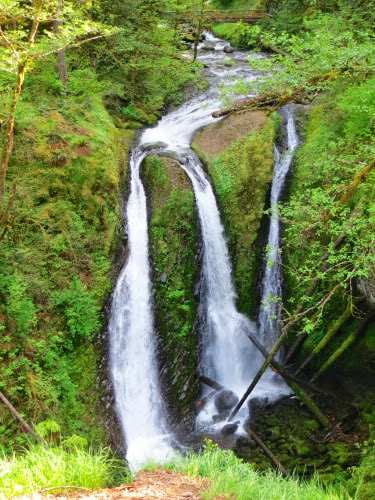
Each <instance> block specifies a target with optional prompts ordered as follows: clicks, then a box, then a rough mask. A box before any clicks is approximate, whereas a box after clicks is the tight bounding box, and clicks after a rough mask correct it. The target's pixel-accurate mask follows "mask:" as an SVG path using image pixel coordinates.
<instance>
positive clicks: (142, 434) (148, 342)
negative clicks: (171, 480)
mask: <svg viewBox="0 0 375 500" xmlns="http://www.w3.org/2000/svg"><path fill="white" fill-rule="evenodd" d="M144 157H145V153H142V151H141V149H140V148H134V149H133V152H132V155H131V158H130V162H129V165H130V175H131V180H130V195H129V200H128V203H127V208H126V213H127V232H128V240H129V258H128V261H127V263H126V265H125V266H124V268H123V269H122V271H121V274H120V277H119V279H118V281H117V284H116V288H115V292H114V295H113V301H112V314H111V318H110V323H109V333H110V369H111V375H112V381H113V388H114V392H115V399H116V407H117V412H118V415H119V417H120V422H121V425H122V428H123V432H124V435H125V439H126V444H127V454H126V458H127V460H128V463H129V466H130V468H131V469H132V470H137V469H138V468H139V467H140V466H141V465H142V464H143V463H145V462H146V461H151V460H152V461H156V462H163V461H165V460H166V459H167V458H168V456H170V455H171V453H172V450H171V447H170V445H169V440H168V434H169V431H168V426H167V420H166V415H165V409H164V404H163V399H162V396H161V391H160V387H159V381H158V380H159V376H158V371H157V366H156V355H155V340H154V336H155V335H154V326H153V317H152V308H151V283H150V269H149V257H148V233H147V207H146V195H145V191H144V188H143V185H142V182H141V180H140V177H139V169H140V166H141V164H142V161H143V159H144Z"/></svg>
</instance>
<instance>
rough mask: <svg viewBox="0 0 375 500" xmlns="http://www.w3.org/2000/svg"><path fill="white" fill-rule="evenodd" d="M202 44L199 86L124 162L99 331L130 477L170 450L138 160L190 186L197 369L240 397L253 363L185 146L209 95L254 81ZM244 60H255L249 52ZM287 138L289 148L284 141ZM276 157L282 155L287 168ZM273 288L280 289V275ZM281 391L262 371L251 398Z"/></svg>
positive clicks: (216, 219)
mask: <svg viewBox="0 0 375 500" xmlns="http://www.w3.org/2000/svg"><path fill="white" fill-rule="evenodd" d="M210 43H212V44H214V46H215V48H216V49H217V50H214V51H212V52H209V53H208V52H207V51H205V53H203V51H202V52H200V56H199V60H200V61H201V62H203V63H204V64H205V65H206V66H207V67H208V68H209V73H208V75H207V78H208V80H209V83H210V86H209V88H208V89H207V90H206V91H205V92H204V93H202V94H200V95H199V96H198V97H195V98H193V99H191V100H190V101H189V102H187V103H185V104H183V105H182V106H180V107H179V108H177V109H175V110H173V111H171V112H170V113H168V114H167V115H165V116H164V117H163V118H162V119H161V120H160V121H159V122H158V124H157V125H156V126H155V127H153V128H148V129H146V130H145V131H144V132H143V133H142V135H141V136H140V138H139V140H138V142H137V144H136V145H135V146H134V147H133V149H132V151H131V156H130V195H129V199H128V202H127V206H126V231H127V235H128V245H129V256H128V259H127V262H126V263H125V265H124V267H123V269H122V271H121V273H120V276H119V278H118V280H117V284H116V288H115V291H114V294H113V299H112V309H111V317H110V322H109V334H110V372H111V376H112V382H113V388H114V393H115V401H116V410H117V414H118V417H119V421H120V423H121V426H122V431H123V435H124V439H125V445H126V450H127V454H126V458H127V461H128V463H129V466H130V468H131V469H132V470H133V471H136V470H137V469H139V468H140V467H141V465H142V464H144V463H145V462H147V461H154V462H155V461H156V462H163V461H166V460H167V459H168V458H170V457H171V456H172V455H173V453H174V448H175V447H174V444H173V443H174V441H173V436H172V434H171V431H170V429H169V426H168V416H167V415H166V409H165V405H164V402H163V395H162V390H161V387H160V383H159V371H158V363H157V356H156V338H155V337H156V335H155V328H154V320H153V312H152V284H151V277H150V264H149V251H148V244H149V242H148V223H147V203H146V194H145V190H144V187H143V185H142V181H141V178H140V169H141V166H142V162H143V160H144V158H145V157H146V156H147V155H149V154H151V153H157V154H160V155H163V156H172V157H173V158H175V159H176V160H177V161H178V162H179V164H180V165H181V168H183V169H184V170H185V172H186V173H187V175H188V176H189V179H190V181H191V184H192V186H193V189H194V194H195V200H196V206H197V213H198V215H199V220H200V228H201V233H202V234H201V236H202V247H203V248H202V263H201V265H202V270H201V273H202V276H201V286H200V298H199V314H200V318H201V322H200V323H201V325H200V329H201V331H200V334H201V338H202V357H201V360H200V371H201V372H202V373H204V375H206V376H208V377H211V378H213V379H215V380H216V381H217V382H219V383H220V384H221V385H223V386H224V387H225V388H227V389H229V390H231V391H233V392H234V393H235V394H236V395H237V396H238V397H241V395H242V393H243V392H244V391H245V389H246V387H247V386H248V385H249V384H250V382H251V380H252V377H253V376H254V375H255V373H256V372H257V370H258V368H259V367H260V365H261V363H262V361H263V358H262V356H261V355H260V354H259V352H258V351H257V350H256V348H255V347H254V346H253V345H252V344H251V342H250V341H249V340H248V338H247V337H246V335H245V334H244V332H243V329H244V328H249V329H251V330H252V331H253V332H256V331H257V326H256V325H255V324H254V323H252V322H251V321H250V320H249V319H248V318H246V317H245V316H243V315H241V314H240V313H239V312H238V311H237V309H236V292H235V289H234V285H233V281H232V270H231V264H230V260H229V255H228V249H227V244H226V240H225V235H224V229H223V226H222V223H221V221H220V214H219V210H218V207H217V203H216V199H215V196H214V193H213V190H212V187H211V184H210V181H209V179H208V177H207V175H206V173H205V172H204V170H203V168H202V165H201V163H200V161H199V159H198V158H197V156H196V155H195V153H194V152H193V151H192V150H191V148H190V144H191V141H192V138H193V137H194V135H195V133H196V132H197V131H198V130H199V129H200V128H201V127H202V126H204V125H207V124H209V123H212V122H213V121H215V119H214V118H212V112H213V111H215V110H216V109H218V108H220V101H219V100H218V96H217V93H218V86H219V84H220V83H230V82H231V80H232V79H233V78H238V77H241V78H243V79H245V80H252V79H255V78H256V75H255V74H254V72H252V70H251V69H250V67H249V65H248V63H247V62H246V57H247V56H248V54H244V53H240V52H235V53H234V54H232V55H231V56H232V59H233V61H234V64H233V65H232V66H230V67H228V66H225V62H226V55H225V54H224V53H223V51H222V48H223V41H222V40H219V39H216V38H214V37H213V36H212V35H210ZM252 57H261V56H260V55H259V54H254V55H253V56H252ZM285 113H286V114H287V130H288V145H289V153H287V154H286V155H281V157H280V158H281V159H282V160H280V158H279V157H278V154H276V162H275V165H276V167H277V165H279V166H280V165H282V167H280V168H279V169H278V170H277V172H278V173H277V175H276V169H275V174H274V180H273V186H274V185H275V183H276V180H275V178H276V177H277V183H278V191H277V194H276V195H275V196H276V197H275V200H273V199H272V200H271V208H272V210H275V213H273V218H272V221H274V220H275V221H276V226H277V232H276V236H275V235H274V236H272V239H270V241H269V246H272V248H273V247H274V246H276V245H277V249H278V245H279V224H280V223H279V220H278V217H277V214H276V204H277V201H278V200H279V197H280V193H281V190H282V187H283V184H284V181H285V176H286V175H287V172H288V170H289V167H290V164H291V152H292V151H293V150H294V149H295V147H296V146H297V142H296V141H297V139H296V134H295V128H294V120H293V115H292V113H291V111H290V110H287V111H285ZM293 131H294V137H295V140H294V141H295V142H293V141H291V136H292V135H293ZM284 158H288V165H286V163H287V160H286V159H285V160H284ZM289 158H290V160H289ZM273 189H274V187H273V188H272V190H273ZM274 225H275V224H274ZM271 226H272V222H271ZM270 238H271V235H270ZM277 253H278V250H277ZM274 279H275V278H274V277H273V276H272V275H271V273H267V272H266V273H265V278H264V283H263V287H262V288H263V296H264V297H267V296H268V295H272V294H274V293H279V289H278V288H277V289H276V288H275V287H272V283H271V281H273V280H274ZM267 280H268V282H267ZM277 283H280V270H278V275H277ZM261 311H263V312H261V315H260V321H261V327H260V329H261V331H262V328H263V330H264V328H267V326H265V324H266V322H267V321H269V319H268V316H269V313H268V312H267V311H266V309H265V307H263V308H262V309H261ZM271 314H274V313H273V312H271ZM262 325H263V326H262ZM285 391H287V389H286V388H285V386H284V385H283V384H282V383H281V381H280V380H278V379H275V377H274V375H273V374H272V372H268V371H267V372H266V373H265V374H264V375H263V377H262V380H261V381H260V383H259V384H258V385H257V387H256V390H255V391H254V393H253V396H252V397H255V396H267V397H269V398H276V397H278V396H279V395H280V394H281V393H283V392H285ZM216 412H217V410H216V409H215V407H214V404H213V401H212V399H211V401H210V402H209V403H208V404H207V405H206V406H205V407H204V409H203V410H202V411H201V412H200V413H199V415H198V416H197V427H198V428H210V429H214V430H215V429H217V430H218V431H219V429H220V428H221V427H222V426H223V425H225V422H220V423H214V422H213V419H212V417H213V415H214V413H216ZM247 416H248V409H247V406H244V408H243V409H242V410H241V412H240V413H239V415H238V417H239V420H240V421H242V422H243V421H245V419H246V418H247ZM239 430H240V429H239Z"/></svg>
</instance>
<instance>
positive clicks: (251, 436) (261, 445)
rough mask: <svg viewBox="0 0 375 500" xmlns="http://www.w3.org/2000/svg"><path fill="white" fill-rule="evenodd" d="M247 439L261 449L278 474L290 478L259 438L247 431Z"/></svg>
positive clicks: (252, 432)
mask: <svg viewBox="0 0 375 500" xmlns="http://www.w3.org/2000/svg"><path fill="white" fill-rule="evenodd" d="M247 433H248V435H249V437H250V438H251V439H252V440H254V441H255V442H256V444H257V445H258V446H259V448H261V450H262V451H263V453H264V454H265V455H266V457H268V458H269V459H270V461H271V462H272V463H273V464H274V465H275V467H276V468H277V469H280V472H281V473H282V474H283V476H285V477H287V478H290V475H289V474H288V471H287V470H286V469H285V467H284V466H283V465H282V464H281V462H280V460H279V459H278V458H276V457H275V455H274V454H273V453H272V451H271V450H270V449H269V448H268V447H267V446H266V445H265V444H264V443H263V441H262V440H261V439H260V437H259V436H258V435H257V434H255V432H254V431H252V430H251V429H249V430H248V431H247Z"/></svg>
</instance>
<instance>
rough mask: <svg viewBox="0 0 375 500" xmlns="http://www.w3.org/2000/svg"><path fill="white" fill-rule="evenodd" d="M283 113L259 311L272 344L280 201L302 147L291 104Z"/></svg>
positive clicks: (276, 326) (277, 312)
mask: <svg viewBox="0 0 375 500" xmlns="http://www.w3.org/2000/svg"><path fill="white" fill-rule="evenodd" d="M282 115H283V116H284V117H285V118H284V120H285V121H286V142H287V147H286V149H285V151H284V152H283V153H282V154H280V152H279V150H278V149H277V147H276V146H275V162H274V170H273V179H272V187H271V199H270V210H271V217H270V227H269V233H268V240H267V248H266V255H267V262H266V265H265V269H264V276H263V282H262V302H261V307H260V312H259V319H258V323H259V335H260V339H261V341H262V342H263V344H264V345H265V346H267V347H268V348H270V347H272V346H273V344H274V343H275V342H276V340H277V338H278V336H279V333H280V318H281V308H280V301H281V295H282V262H281V256H280V218H279V214H278V203H279V201H280V196H281V193H282V190H283V187H284V185H285V179H286V177H287V175H288V173H289V170H290V167H291V164H292V159H293V154H294V151H295V150H296V149H297V147H298V136H297V131H296V125H295V121H294V116H293V112H292V110H291V108H290V107H289V106H285V107H284V108H283V110H282Z"/></svg>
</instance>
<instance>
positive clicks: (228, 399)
mask: <svg viewBox="0 0 375 500" xmlns="http://www.w3.org/2000/svg"><path fill="white" fill-rule="evenodd" d="M238 401H239V399H238V396H237V395H236V394H235V393H234V392H232V391H229V390H225V391H220V392H219V393H218V394H216V396H215V406H216V408H217V410H218V412H219V413H221V412H223V411H225V410H230V409H231V408H233V406H236V404H237V403H238Z"/></svg>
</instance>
